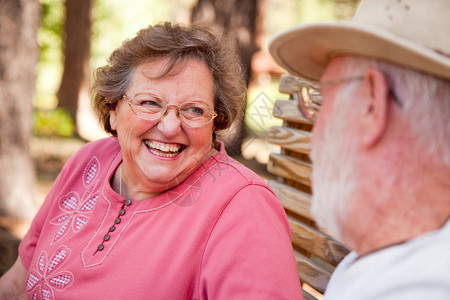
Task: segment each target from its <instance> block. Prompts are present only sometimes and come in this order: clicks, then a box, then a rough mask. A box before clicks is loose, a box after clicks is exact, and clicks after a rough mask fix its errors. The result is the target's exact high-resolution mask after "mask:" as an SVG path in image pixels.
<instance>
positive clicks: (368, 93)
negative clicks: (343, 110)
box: [360, 67, 389, 147]
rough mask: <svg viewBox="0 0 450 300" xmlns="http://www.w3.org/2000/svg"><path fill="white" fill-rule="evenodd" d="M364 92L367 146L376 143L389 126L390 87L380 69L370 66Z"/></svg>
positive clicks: (363, 120)
mask: <svg viewBox="0 0 450 300" xmlns="http://www.w3.org/2000/svg"><path fill="white" fill-rule="evenodd" d="M363 88H364V90H363V93H364V99H365V100H366V101H365V102H364V105H363V110H362V114H361V124H360V125H361V126H362V131H363V135H364V136H363V139H362V142H363V144H364V146H365V147H371V146H373V145H375V144H376V143H377V142H378V141H379V140H380V139H381V137H382V136H383V134H384V133H385V131H386V128H387V121H388V104H389V87H388V84H387V81H386V77H385V75H384V74H383V72H381V71H380V70H379V69H377V68H374V67H370V68H368V69H367V70H366V72H365V75H364V79H363Z"/></svg>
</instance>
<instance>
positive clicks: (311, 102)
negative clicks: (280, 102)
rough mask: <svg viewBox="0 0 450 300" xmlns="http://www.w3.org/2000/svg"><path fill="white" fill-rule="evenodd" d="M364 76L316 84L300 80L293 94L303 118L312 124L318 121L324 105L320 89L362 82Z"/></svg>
mask: <svg viewBox="0 0 450 300" xmlns="http://www.w3.org/2000/svg"><path fill="white" fill-rule="evenodd" d="M362 79H364V77H363V76H355V77H349V78H344V79H338V80H331V81H325V82H321V83H319V84H314V83H311V82H309V81H305V80H301V79H298V81H297V82H298V86H297V88H296V90H297V91H296V92H294V93H293V94H292V97H293V98H294V100H296V101H297V105H298V109H299V110H300V112H301V113H302V114H303V116H304V117H305V118H306V119H307V120H308V121H310V122H313V121H314V120H315V119H316V116H317V113H318V112H319V109H320V106H321V105H322V94H321V92H320V89H321V88H322V87H323V86H326V85H332V84H340V83H346V82H351V81H355V80H362Z"/></svg>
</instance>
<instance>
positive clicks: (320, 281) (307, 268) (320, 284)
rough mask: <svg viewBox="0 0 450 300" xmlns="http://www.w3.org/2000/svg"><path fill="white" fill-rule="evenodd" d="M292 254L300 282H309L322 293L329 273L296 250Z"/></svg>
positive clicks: (328, 278) (329, 275)
mask: <svg viewBox="0 0 450 300" xmlns="http://www.w3.org/2000/svg"><path fill="white" fill-rule="evenodd" d="M294 255H295V261H296V262H297V270H298V275H299V276H300V280H301V282H303V283H307V284H309V285H310V286H312V287H313V288H314V289H316V290H317V291H319V292H321V293H322V294H323V293H324V292H325V289H326V287H327V284H328V281H329V280H330V277H331V273H330V272H328V271H327V270H325V269H324V268H322V267H321V266H319V265H318V264H317V263H316V262H314V261H312V260H311V259H309V258H307V257H305V256H304V255H302V254H300V253H298V252H297V251H295V252H294Z"/></svg>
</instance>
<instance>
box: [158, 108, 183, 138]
mask: <svg viewBox="0 0 450 300" xmlns="http://www.w3.org/2000/svg"><path fill="white" fill-rule="evenodd" d="M157 128H158V130H159V131H161V133H163V134H164V135H165V136H166V137H174V136H176V135H177V134H178V133H180V131H181V120H180V118H179V116H178V111H177V109H173V108H172V109H170V108H169V109H168V110H167V112H166V114H165V115H164V116H162V117H161V119H160V120H159V122H158V126H157Z"/></svg>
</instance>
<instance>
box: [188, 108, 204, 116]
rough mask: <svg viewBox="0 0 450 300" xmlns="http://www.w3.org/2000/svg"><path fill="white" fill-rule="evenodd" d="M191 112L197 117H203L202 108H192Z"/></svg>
mask: <svg viewBox="0 0 450 300" xmlns="http://www.w3.org/2000/svg"><path fill="white" fill-rule="evenodd" d="M190 112H191V113H193V114H196V115H203V109H202V108H200V107H191V108H190Z"/></svg>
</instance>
